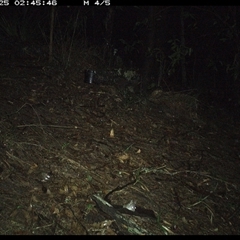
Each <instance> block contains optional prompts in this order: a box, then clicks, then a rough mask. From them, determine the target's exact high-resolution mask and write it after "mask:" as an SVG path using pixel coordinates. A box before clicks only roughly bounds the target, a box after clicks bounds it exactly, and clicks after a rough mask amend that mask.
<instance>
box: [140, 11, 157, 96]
mask: <svg viewBox="0 0 240 240" xmlns="http://www.w3.org/2000/svg"><path fill="white" fill-rule="evenodd" d="M155 8H156V7H153V6H149V7H148V19H149V26H148V33H147V41H146V47H145V52H144V58H145V59H144V65H143V71H142V91H143V92H146V90H147V86H148V83H149V78H150V77H151V67H152V64H153V57H152V50H153V48H154V44H155V38H154V37H155V31H156V27H155V26H156V25H155Z"/></svg>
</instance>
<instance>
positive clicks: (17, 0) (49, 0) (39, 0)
mask: <svg viewBox="0 0 240 240" xmlns="http://www.w3.org/2000/svg"><path fill="white" fill-rule="evenodd" d="M0 1H1V0H0ZM2 1H4V0H2ZM13 5H14V6H57V0H26V1H25V0H14V2H13Z"/></svg>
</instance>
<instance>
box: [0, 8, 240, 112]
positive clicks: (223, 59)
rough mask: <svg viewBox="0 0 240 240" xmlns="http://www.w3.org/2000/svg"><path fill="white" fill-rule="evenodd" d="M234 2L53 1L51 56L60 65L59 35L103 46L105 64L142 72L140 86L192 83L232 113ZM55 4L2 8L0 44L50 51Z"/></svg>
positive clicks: (174, 87) (237, 59) (238, 100)
mask: <svg viewBox="0 0 240 240" xmlns="http://www.w3.org/2000/svg"><path fill="white" fill-rule="evenodd" d="M239 9H240V8H239V7H238V6H155V7H152V6H108V7H107V6H99V7H96V6H84V7H83V6H58V7H55V9H54V15H53V16H54V23H53V56H54V58H55V59H58V62H59V63H60V64H63V65H64V64H65V63H64V57H62V56H59V55H58V54H59V53H58V52H57V49H60V47H61V46H62V45H63V42H66V44H65V46H71V50H72V49H73V48H74V47H73V46H78V48H81V49H85V50H86V51H88V50H89V49H90V48H91V49H92V48H95V49H100V51H99V50H96V54H98V55H99V56H100V55H101V59H102V62H101V64H102V65H103V66H104V67H106V68H114V69H118V68H124V69H134V70H136V71H138V72H139V77H138V81H139V82H140V85H141V90H142V92H144V91H148V90H150V89H152V88H154V87H160V88H162V89H164V90H167V91H169V90H171V91H185V90H188V91H189V90H191V91H193V92H194V93H195V94H196V95H197V96H198V98H199V99H200V100H201V101H202V102H204V103H205V104H209V105H213V106H219V107H222V108H224V109H226V111H229V114H230V113H231V114H236V112H239V105H240V90H239V86H240V81H239V69H240V67H239V65H240V56H239V54H240V44H239V43H240V41H239V32H240V28H239V21H240V19H239V18H240V14H239ZM52 11H53V8H52V7H51V6H45V7H36V6H25V7H16V6H15V7H14V6H8V7H1V8H0V46H1V49H2V51H3V50H6V49H11V50H14V51H16V54H17V53H19V52H21V51H24V50H26V49H32V51H35V52H36V54H39V55H41V54H42V55H44V54H45V55H44V56H45V57H46V58H47V56H48V48H49V47H48V46H49V34H50V29H51V26H50V19H51V13H52ZM67 43H68V44H69V45H67ZM73 43H74V44H75V43H77V44H75V45H74V44H73ZM69 50H70V47H69ZM73 50H74V51H75V52H76V51H77V48H76V49H73ZM43 53H44V54H43ZM89 54H90V52H89ZM103 63H104V64H103ZM65 67H66V68H67V67H68V66H67V64H65Z"/></svg>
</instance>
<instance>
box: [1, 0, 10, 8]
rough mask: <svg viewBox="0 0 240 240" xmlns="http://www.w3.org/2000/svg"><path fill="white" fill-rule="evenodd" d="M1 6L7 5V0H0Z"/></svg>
mask: <svg viewBox="0 0 240 240" xmlns="http://www.w3.org/2000/svg"><path fill="white" fill-rule="evenodd" d="M1 6H9V0H0V7H1Z"/></svg>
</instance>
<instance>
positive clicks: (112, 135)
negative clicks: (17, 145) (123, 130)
mask: <svg viewBox="0 0 240 240" xmlns="http://www.w3.org/2000/svg"><path fill="white" fill-rule="evenodd" d="M110 138H114V130H113V128H112V129H111V131H110Z"/></svg>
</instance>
